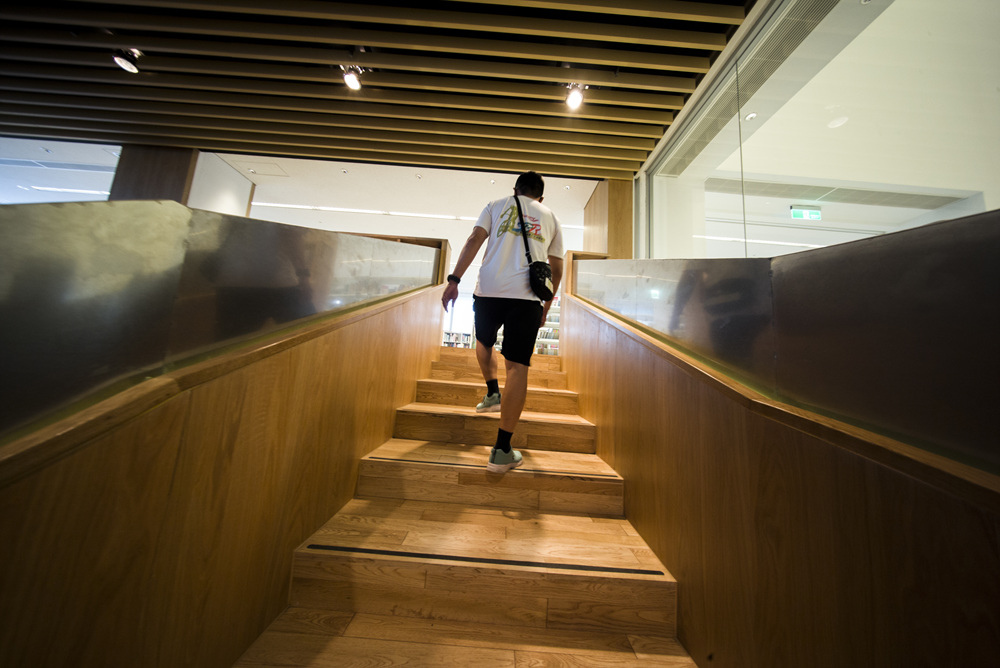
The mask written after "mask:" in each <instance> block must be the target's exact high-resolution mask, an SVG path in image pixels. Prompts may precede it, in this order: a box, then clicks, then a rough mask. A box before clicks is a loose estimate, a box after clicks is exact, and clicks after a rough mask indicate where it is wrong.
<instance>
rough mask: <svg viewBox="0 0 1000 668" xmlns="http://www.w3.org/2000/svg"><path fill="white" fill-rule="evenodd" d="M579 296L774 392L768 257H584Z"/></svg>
mask: <svg viewBox="0 0 1000 668" xmlns="http://www.w3.org/2000/svg"><path fill="white" fill-rule="evenodd" d="M572 270H573V272H574V285H575V286H576V287H575V289H576V294H577V295H578V296H580V297H584V298H586V299H589V300H590V301H592V302H594V303H596V304H598V305H600V306H603V307H604V308H606V309H608V310H610V311H614V312H615V313H618V314H620V315H622V316H624V317H626V318H629V319H630V320H634V321H635V322H637V323H639V324H641V325H644V326H645V327H647V328H648V329H650V330H653V331H654V332H655V333H656V334H657V335H659V336H661V337H663V338H665V339H667V340H669V341H671V342H672V343H675V344H677V345H679V346H680V347H682V348H683V349H685V350H687V351H689V352H692V353H694V354H696V355H698V356H700V357H702V358H703V359H706V360H710V361H711V362H712V363H714V364H719V365H721V366H722V367H724V368H725V369H726V370H727V371H728V372H729V373H731V374H733V375H736V376H738V377H739V378H741V379H743V380H744V381H746V382H748V383H750V384H752V385H755V386H763V387H764V389H766V390H768V391H774V389H775V387H774V355H773V346H774V341H773V331H772V313H771V286H770V277H769V271H770V263H769V261H768V260H749V261H746V260H579V261H576V262H574V263H573V269H572Z"/></svg>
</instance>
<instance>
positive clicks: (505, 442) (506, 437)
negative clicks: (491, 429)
mask: <svg viewBox="0 0 1000 668" xmlns="http://www.w3.org/2000/svg"><path fill="white" fill-rule="evenodd" d="M513 435H514V432H511V431H504V430H503V429H497V444H496V446H495V447H496V449H497V450H503V451H504V452H510V437H511V436H513Z"/></svg>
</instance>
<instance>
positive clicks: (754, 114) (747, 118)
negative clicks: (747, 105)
mask: <svg viewBox="0 0 1000 668" xmlns="http://www.w3.org/2000/svg"><path fill="white" fill-rule="evenodd" d="M755 118H757V112H756V111H751V112H750V113H749V114H747V115H746V116H744V117H743V120H745V121H752V120H753V119H755Z"/></svg>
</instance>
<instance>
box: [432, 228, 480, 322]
mask: <svg viewBox="0 0 1000 668" xmlns="http://www.w3.org/2000/svg"><path fill="white" fill-rule="evenodd" d="M488 237H489V233H488V232H487V231H486V230H484V229H483V228H481V227H479V226H478V225H477V226H476V227H474V228H472V234H470V235H469V238H468V240H467V241H466V242H465V246H463V247H462V252H461V253H459V255H458V261H457V262H456V263H455V271H453V272H452V275H454V276H457V277H458V278H462V276H464V275H465V271H466V270H467V269H468V268H469V265H470V264H472V261H473V260H475V259H476V253H478V252H479V249H480V248H482V247H483V242H484V241H486V239H487V238H488ZM456 299H458V283H455V282H454V281H448V285H447V287H445V289H444V294H443V295H442V296H441V306H443V307H444V310H445V311H447V310H448V302H451V303H452V304H454V303H455V300H456Z"/></svg>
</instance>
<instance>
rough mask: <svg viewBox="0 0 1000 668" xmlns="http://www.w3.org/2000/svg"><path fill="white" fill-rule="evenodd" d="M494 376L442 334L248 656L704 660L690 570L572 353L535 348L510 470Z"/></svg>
mask: <svg viewBox="0 0 1000 668" xmlns="http://www.w3.org/2000/svg"><path fill="white" fill-rule="evenodd" d="M501 367H502V365H501ZM500 379H501V386H502V384H503V372H502V368H501V376H500ZM482 393H483V387H482V377H481V376H480V375H479V371H478V366H477V364H476V361H475V356H474V354H473V351H470V350H461V349H454V348H443V349H442V351H441V359H440V361H437V362H435V363H434V364H433V369H432V373H431V378H429V379H425V380H421V381H420V382H419V384H418V389H417V397H416V401H415V402H414V403H412V404H409V405H407V406H403V407H402V408H400V409H399V410H398V411H397V416H396V423H395V432H394V438H392V439H390V440H389V441H387V442H386V443H385V444H383V445H382V446H380V447H379V448H377V449H375V450H374V451H372V452H371V453H369V454H368V455H367V456H366V457H364V458H363V459H362V461H361V463H360V468H359V473H358V484H357V489H356V497H355V498H354V499H353V500H352V501H350V502H349V503H348V504H346V505H345V506H344V508H342V509H341V510H340V511H339V512H338V513H337V514H336V515H334V517H333V518H331V519H330V521H328V522H327V523H326V524H325V525H324V526H323V527H321V528H320V529H319V530H318V531H317V532H316V533H315V534H313V535H312V536H311V537H310V538H309V539H308V540H307V541H306V542H305V543H304V544H303V545H302V546H300V547H299V548H298V549H297V550H296V552H295V557H294V564H293V573H292V583H291V594H290V599H291V600H290V606H289V608H288V609H287V610H286V611H285V612H284V613H283V614H282V615H281V616H280V617H279V618H278V619H277V620H275V622H274V623H273V624H272V625H271V626H270V627H269V628H268V629H267V631H265V633H264V634H263V635H261V637H260V638H259V639H258V640H257V642H256V643H254V645H253V646H251V647H250V648H249V649H248V650H247V652H246V653H245V654H244V656H243V657H242V658H241V659H240V661H239V662H238V663H237V664H236V666H237V667H238V668H250V667H251V666H257V667H259V666H278V665H280V666H355V665H356V666H389V665H406V666H476V667H479V666H508V667H511V668H513V667H514V666H517V667H520V666H549V665H551V666H590V665H594V666H654V665H657V666H694V663H693V662H692V661H691V659H690V658H689V657H688V656H687V654H686V653H685V652H684V650H683V648H682V647H681V646H680V645H679V643H677V641H676V639H675V631H676V583H675V582H674V580H673V578H672V577H671V576H670V574H669V573H668V572H667V570H666V569H665V568H664V567H663V565H662V564H661V563H660V562H659V560H658V559H657V558H656V556H655V555H654V554H653V553H652V551H651V550H649V548H648V547H647V546H646V544H645V543H644V542H643V540H642V539H641V538H640V537H639V536H638V534H637V533H636V532H635V530H634V529H633V528H632V526H631V525H630V524H629V523H628V521H626V520H625V519H624V518H623V508H624V505H623V500H624V483H623V481H622V479H621V477H620V476H618V474H617V473H615V472H614V470H612V469H611V468H610V467H609V466H608V465H607V464H606V463H605V462H604V461H603V460H601V459H600V458H599V457H598V456H597V455H596V454H594V452H595V442H594V438H595V428H594V425H592V424H590V423H589V422H587V421H586V420H584V419H582V418H581V417H579V415H577V414H576V395H575V394H574V393H572V392H569V391H567V390H566V383H565V375H564V374H563V373H562V372H561V371H560V359H559V358H557V357H545V356H535V357H534V358H533V360H532V368H531V372H530V375H529V391H528V398H527V403H526V407H525V411H524V413H523V414H522V417H521V421H520V423H519V425H518V430H517V432H516V434H515V437H514V441H513V444H514V447H517V448H519V449H522V453H523V455H524V463H523V465H522V466H521V467H520V468H518V469H515V470H513V471H510V472H508V473H505V474H492V473H489V472H487V471H486V468H485V463H486V461H487V459H488V457H489V450H490V446H491V445H492V444H493V439H494V437H495V434H496V424H497V422H496V421H497V420H498V417H499V416H498V414H496V413H484V414H477V413H476V412H475V409H474V406H475V403H476V401H478V400H479V399H480V398H481V396H482Z"/></svg>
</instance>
